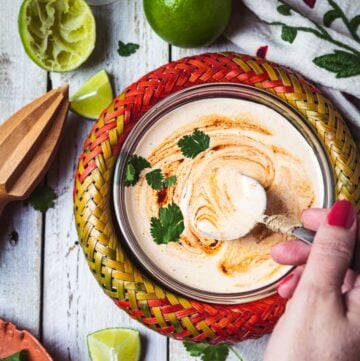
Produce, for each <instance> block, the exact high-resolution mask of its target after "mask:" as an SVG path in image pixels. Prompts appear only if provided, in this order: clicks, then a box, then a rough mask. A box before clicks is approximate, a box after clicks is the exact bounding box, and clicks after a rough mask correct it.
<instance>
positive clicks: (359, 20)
mask: <svg viewBox="0 0 360 361" xmlns="http://www.w3.org/2000/svg"><path fill="white" fill-rule="evenodd" d="M359 25H360V15H356V16H355V17H353V18H352V19H351V20H350V23H349V29H350V31H351V32H352V33H354V34H356V31H357V28H358V26H359Z"/></svg>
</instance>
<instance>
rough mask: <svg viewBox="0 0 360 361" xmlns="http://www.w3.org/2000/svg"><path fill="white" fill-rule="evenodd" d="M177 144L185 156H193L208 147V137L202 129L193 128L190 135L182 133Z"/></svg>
mask: <svg viewBox="0 0 360 361" xmlns="http://www.w3.org/2000/svg"><path fill="white" fill-rule="evenodd" d="M177 144H178V146H179V147H180V149H181V152H182V154H183V155H184V156H185V157H187V158H195V157H196V156H197V155H198V154H199V153H201V152H203V151H205V150H206V149H208V148H209V146H210V137H209V136H208V135H207V134H205V133H204V132H203V131H201V130H199V129H195V130H194V132H193V133H192V134H191V135H184V136H183V137H182V138H181V139H180V140H179V141H178V143H177Z"/></svg>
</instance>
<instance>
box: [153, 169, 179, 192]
mask: <svg viewBox="0 0 360 361" xmlns="http://www.w3.org/2000/svg"><path fill="white" fill-rule="evenodd" d="M176 180H177V178H176V175H173V176H171V177H168V178H166V179H164V175H163V174H162V172H161V169H154V170H153V171H151V172H149V173H147V174H146V181H147V184H148V185H149V186H150V187H151V188H152V189H155V190H156V191H160V190H161V189H163V188H166V187H171V186H173V185H174V184H175V183H176Z"/></svg>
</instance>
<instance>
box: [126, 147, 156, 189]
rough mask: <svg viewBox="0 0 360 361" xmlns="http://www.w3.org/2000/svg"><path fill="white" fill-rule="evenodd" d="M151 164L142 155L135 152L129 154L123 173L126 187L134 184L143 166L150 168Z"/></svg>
mask: <svg viewBox="0 0 360 361" xmlns="http://www.w3.org/2000/svg"><path fill="white" fill-rule="evenodd" d="M150 167H151V164H150V163H149V162H148V161H147V160H146V159H145V158H143V157H140V156H138V155H136V154H134V155H131V156H130V157H129V159H128V161H127V163H126V169H125V174H124V184H125V186H126V187H129V186H134V185H135V184H136V183H137V182H138V181H139V177H140V173H141V172H142V171H143V170H144V169H145V168H150Z"/></svg>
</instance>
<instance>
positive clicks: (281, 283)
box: [276, 272, 294, 290]
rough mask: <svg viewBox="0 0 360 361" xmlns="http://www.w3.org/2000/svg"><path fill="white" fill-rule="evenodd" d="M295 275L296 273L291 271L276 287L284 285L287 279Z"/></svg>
mask: <svg viewBox="0 0 360 361" xmlns="http://www.w3.org/2000/svg"><path fill="white" fill-rule="evenodd" d="M293 277H294V273H293V272H292V273H290V274H288V275H287V276H285V277H284V278H283V279H282V280H281V281H280V282H279V283H278V284H277V286H276V289H277V290H278V289H279V288H280V287H281V286H283V285H284V284H285V283H286V282H287V281H289V280H291V279H292V278H293Z"/></svg>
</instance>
